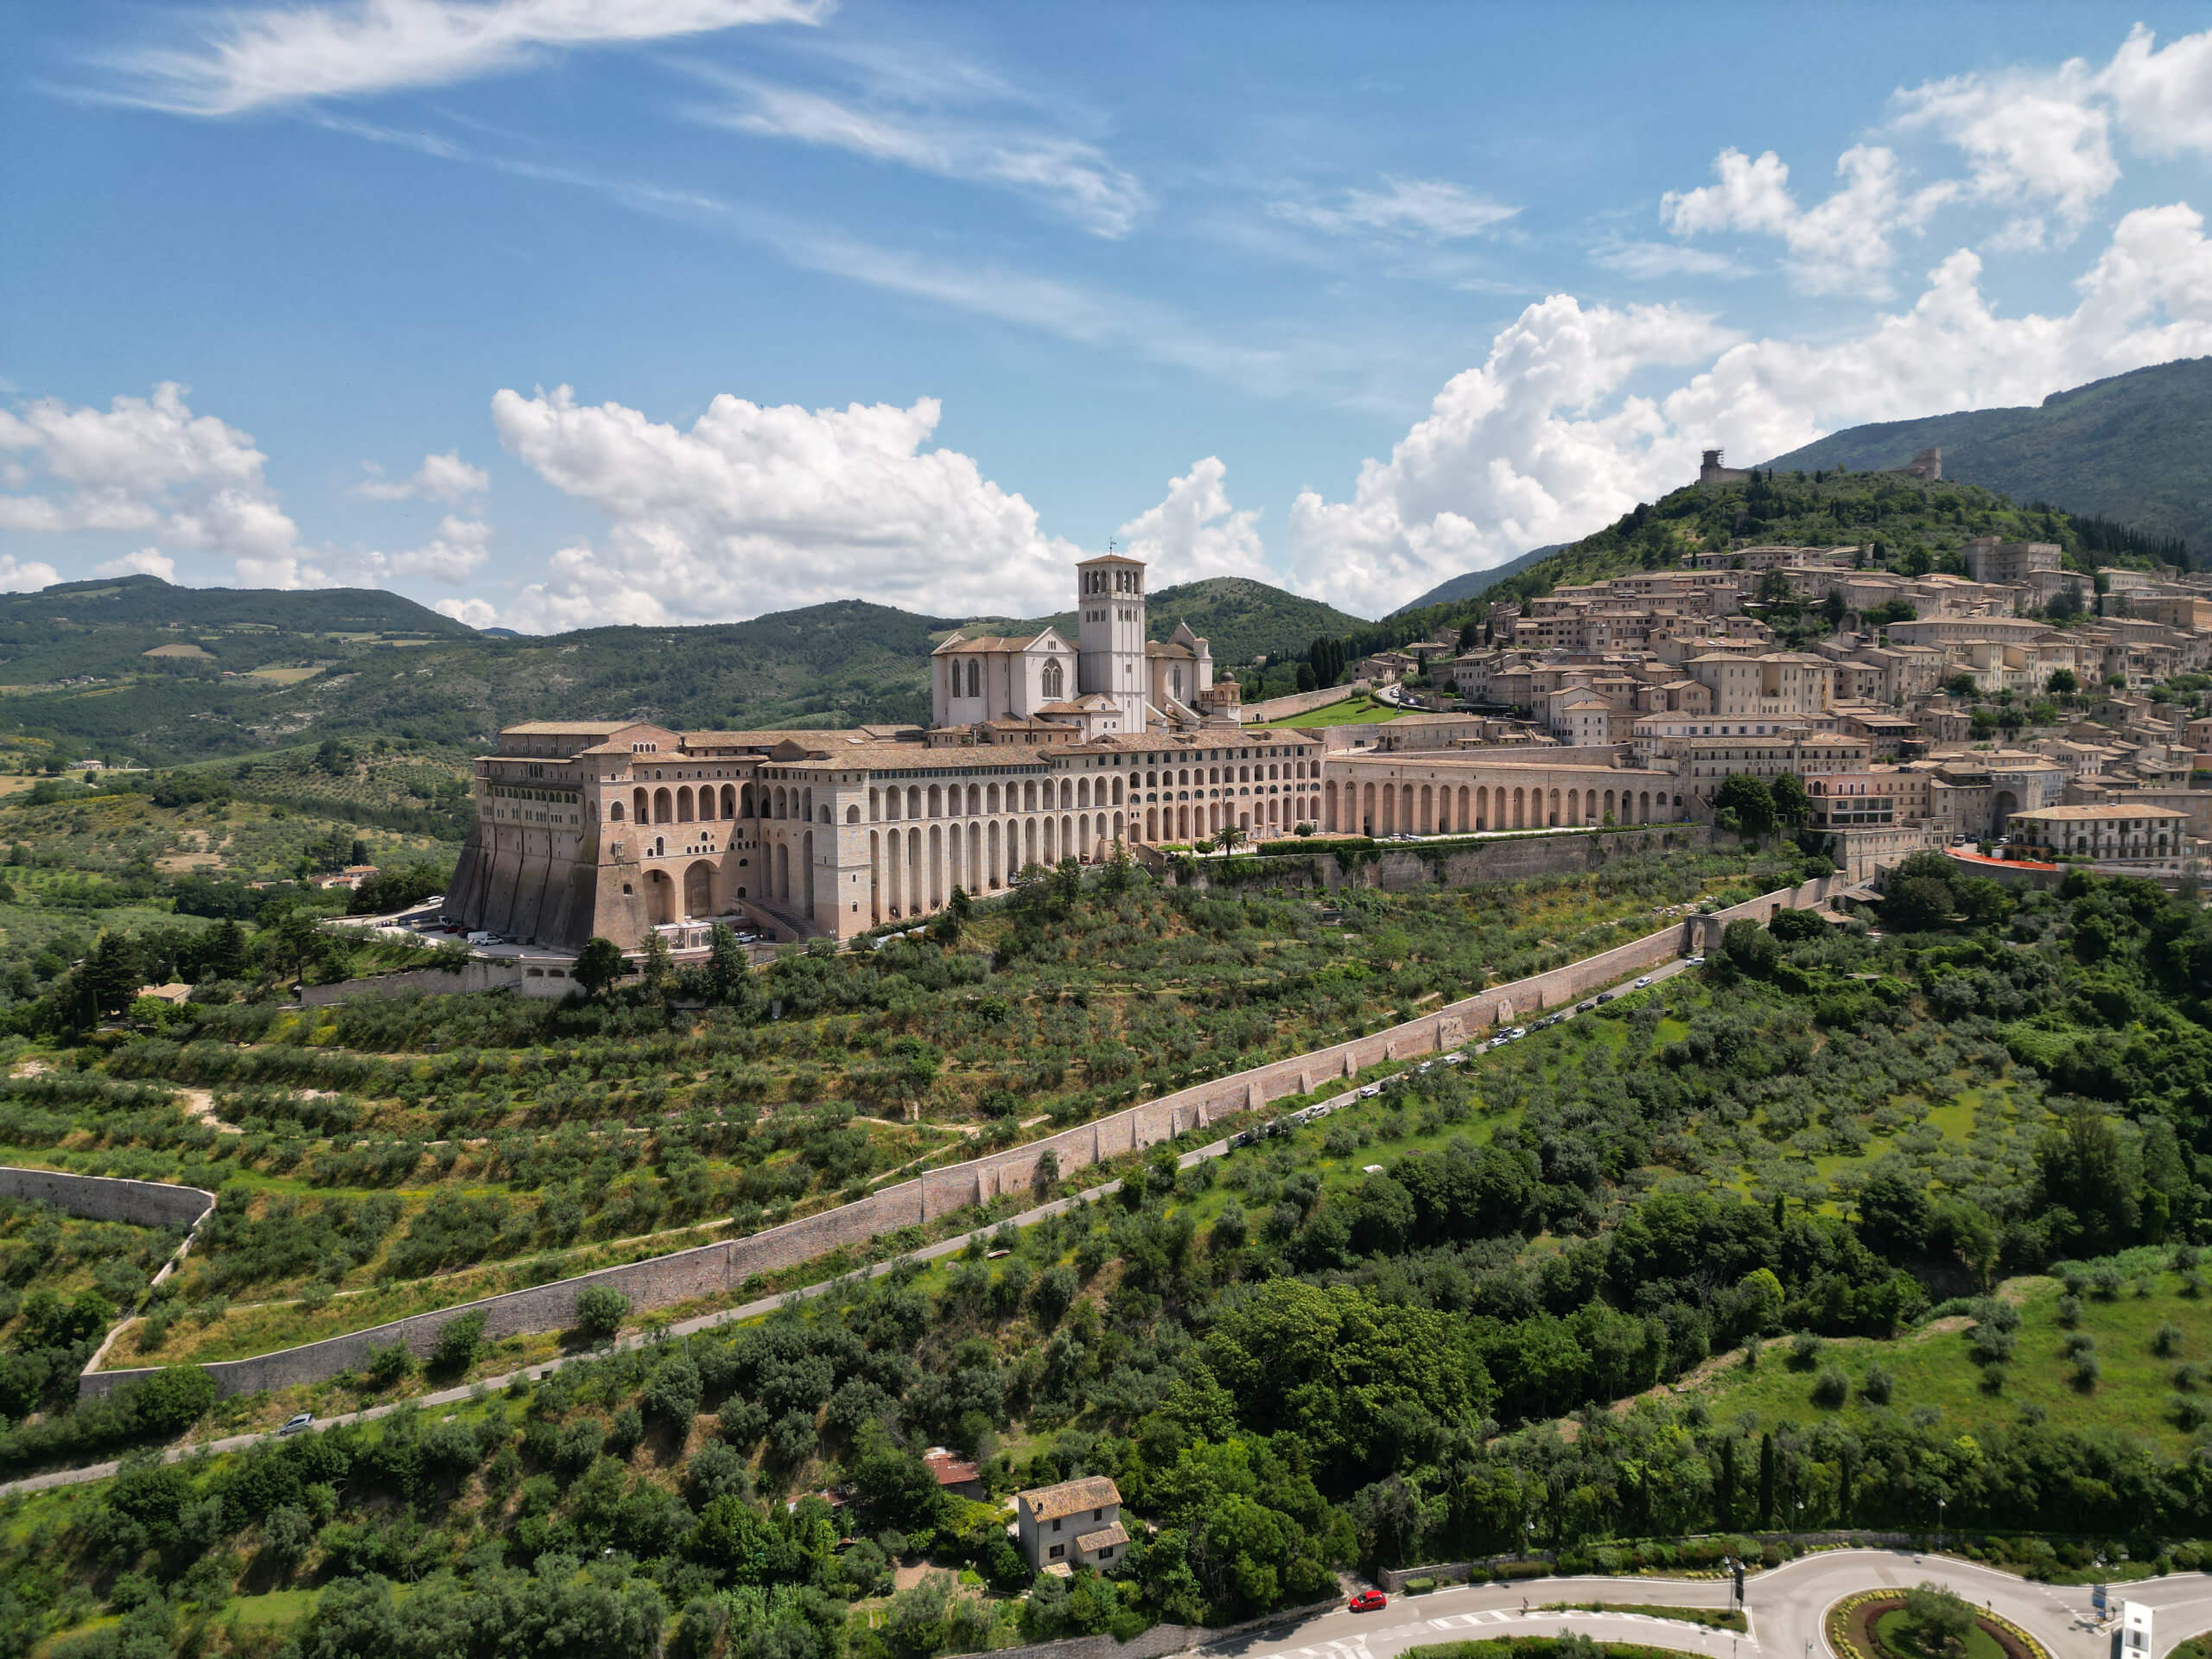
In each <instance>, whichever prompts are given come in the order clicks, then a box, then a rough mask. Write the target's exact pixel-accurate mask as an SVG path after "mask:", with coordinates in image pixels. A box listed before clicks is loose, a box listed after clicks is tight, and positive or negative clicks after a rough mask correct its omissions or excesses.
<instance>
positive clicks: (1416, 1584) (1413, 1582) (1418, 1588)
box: [1406, 1579, 1436, 1596]
mask: <svg viewBox="0 0 2212 1659" xmlns="http://www.w3.org/2000/svg"><path fill="white" fill-rule="evenodd" d="M1435 1588H1436V1580H1434V1579H1408V1580H1406V1593H1407V1594H1408V1595H1409V1596H1425V1595H1427V1593H1428V1592H1430V1591H1432V1590H1433V1589H1435Z"/></svg>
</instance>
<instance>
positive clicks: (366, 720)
mask: <svg viewBox="0 0 2212 1659" xmlns="http://www.w3.org/2000/svg"><path fill="white" fill-rule="evenodd" d="M1179 620H1188V621H1189V622H1190V624H1191V626H1192V628H1194V629H1195V630H1196V631H1197V632H1199V633H1201V634H1203V635H1205V636H1206V637H1207V638H1208V639H1210V640H1211V641H1212V643H1213V647H1214V652H1215V660H1216V661H1217V662H1218V663H1220V664H1224V666H1226V665H1229V664H1235V663H1237V662H1240V661H1249V660H1250V658H1252V657H1253V656H1255V655H1257V654H1259V653H1261V652H1267V653H1269V654H1272V655H1276V656H1281V655H1285V654H1295V653H1298V652H1303V651H1304V650H1305V649H1306V645H1307V644H1308V643H1309V642H1310V641H1311V640H1312V639H1313V638H1314V637H1315V636H1316V635H1319V634H1325V633H1338V632H1344V630H1346V629H1348V628H1357V627H1363V626H1367V625H1366V624H1365V623H1363V621H1362V620H1360V619H1359V618H1357V617H1354V616H1351V615H1349V614H1347V613H1344V612H1342V611H1338V610H1333V609H1332V608H1330V607H1328V606H1325V605H1322V604H1319V602H1317V601H1313V600H1308V599H1301V598H1300V597H1298V596H1297V595H1295V594H1287V593H1284V592H1282V591H1281V590H1280V589H1277V588H1270V587H1268V586H1267V585H1266V584H1265V583H1262V582H1247V581H1243V580H1242V579H1236V578H1220V579H1216V580H1211V581H1206V582H1190V583H1185V584H1184V585H1183V586H1181V587H1177V588H1163V589H1161V590H1160V591H1159V592H1157V593H1155V594H1153V595H1152V598H1151V601H1150V622H1151V632H1152V633H1153V636H1154V638H1156V639H1165V638H1166V636H1167V635H1168V634H1169V633H1170V632H1173V629H1174V626H1175V624H1176V623H1177V622H1178V621H1179ZM1044 621H1052V622H1056V623H1058V624H1059V625H1061V626H1062V627H1063V631H1064V632H1067V633H1069V634H1070V636H1071V637H1072V636H1073V632H1074V614H1073V613H1068V614H1067V615H1065V616H1063V617H1056V618H1046V619H1043V620H1037V621H1027V622H1017V621H1012V620H1003V619H1000V620H989V619H986V620H984V621H983V622H982V623H981V624H980V625H971V624H969V623H964V622H961V621H957V620H954V619H952V618H949V617H928V616H917V615H915V614H913V613H911V612H907V611H901V610H896V609H893V608H892V607H889V606H884V605H873V604H869V603H868V602H866V601H861V600H841V601H836V602H834V603H831V604H826V605H812V606H808V607H805V608H804V609H801V610H796V611H782V612H779V613H775V614H773V615H770V616H762V617H756V618H754V619H753V620H751V621H749V622H732V623H719V624H714V625H709V626H700V627H670V628H639V627H607V628H586V629H581V630H578V631H577V632H573V633H564V634H555V635H550V636H542V637H517V636H512V635H508V636H505V637H501V636H499V635H496V634H493V633H489V632H485V633H479V632H475V631H474V630H472V629H469V628H467V627H465V626H462V625H461V624H460V623H457V622H454V621H452V620H449V619H448V618H446V617H443V616H440V615H438V614H437V613H435V612H434V611H429V610H426V609H425V608H423V607H422V606H419V605H416V604H415V603H414V602H413V601H410V600H404V599H401V598H399V597H398V596H397V595H396V594H383V593H376V592H359V591H355V590H327V589H326V590H316V591H309V592H302V593H262V592H245V593H232V592H227V591H226V590H222V589H210V588H175V587H171V586H170V585H169V584H168V583H165V582H158V581H156V580H155V579H154V578H152V577H149V576H135V577H130V578H128V579H125V580H124V581H120V582H86V583H70V584H67V585H66V586H64V587H58V588H48V589H46V590H44V591H43V592H42V593H37V594H14V595H7V596H4V598H0V688H4V689H6V690H8V692H9V695H7V696H4V697H0V752H3V751H4V750H5V748H6V747H10V745H9V737H10V734H15V735H16V736H17V737H21V738H32V739H39V740H44V741H45V742H46V743H48V744H52V745H54V746H57V747H59V748H60V751H61V752H62V753H67V754H85V753H90V754H98V755H102V756H109V757H117V756H130V757H131V758H133V759H135V760H140V761H142V762H145V763H148V764H153V765H171V764H175V763H177V762H181V761H187V760H207V759H213V758H216V757H219V756H224V755H234V754H240V753H250V752H255V751H260V750H266V749H270V748H274V747H280V746H284V745H291V744H296V743H299V742H301V741H306V740H311V739H320V738H322V737H327V736H346V737H374V736H390V737H394V738H405V739H410V740H414V741H424V742H446V743H454V744H461V745H475V744H480V743H482V742H483V741H485V740H486V739H487V738H488V737H489V736H490V735H491V734H493V732H495V731H496V730H498V728H499V727H501V726H503V725H507V724H511V723H512V722H513V721H521V720H534V719H547V718H553V717H556V716H561V715H572V716H577V717H583V718H596V719H618V718H636V719H646V720H657V721H665V722H666V723H668V724H670V725H672V726H677V727H690V728H744V727H779V726H846V725H853V724H857V723H861V722H863V721H868V722H873V721H922V720H926V719H927V718H928V716H929V654H930V652H931V650H932V649H934V648H935V647H936V646H937V645H938V644H940V643H942V642H943V640H944V638H945V637H946V636H947V635H948V634H949V633H950V632H952V631H953V630H954V629H955V628H956V627H972V626H984V627H988V628H989V629H990V630H991V631H993V632H1035V631H1036V630H1037V629H1038V628H1039V627H1041V626H1043V623H1044ZM38 753H41V755H43V754H44V753H48V750H47V749H46V748H44V747H40V749H39V750H38Z"/></svg>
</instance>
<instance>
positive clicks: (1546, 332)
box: [1289, 204, 2212, 610]
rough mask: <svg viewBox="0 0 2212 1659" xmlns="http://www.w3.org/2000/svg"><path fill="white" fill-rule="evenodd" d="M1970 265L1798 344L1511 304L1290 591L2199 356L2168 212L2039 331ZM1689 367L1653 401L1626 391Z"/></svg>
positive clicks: (1338, 518) (1478, 558)
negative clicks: (1709, 454)
mask: <svg viewBox="0 0 2212 1659" xmlns="http://www.w3.org/2000/svg"><path fill="white" fill-rule="evenodd" d="M1981 270H1982V266H1981V261H1980V257H1978V256H1977V255H1975V254H1974V253H1973V252H1971V251H1965V250H1961V251H1957V252H1955V253H1953V254H1952V255H1950V256H1949V257H1948V258H1946V259H1944V260H1943V261H1942V263H1941V264H1938V265H1937V266H1936V268H1935V270H1933V271H1931V272H1930V273H1929V277H1928V279H1927V285H1926V287H1925V289H1923V292H1922V293H1921V295H1920V296H1919V298H1918V299H1917V300H1916V302H1914V303H1913V304H1912V305H1911V307H1910V308H1907V309H1904V310H1901V311H1897V312H1895V313H1891V314H1889V315H1881V316H1878V317H1877V318H1876V319H1874V320H1873V321H1872V324H1871V325H1870V326H1868V327H1866V328H1865V329H1864V330H1862V331H1861V332H1859V333H1858V334H1853V335H1850V336H1847V337H1846V338H1843V339H1840V340H1834V341H1830V342H1827V343H1821V344H1810V343H1807V342H1803V341H1799V340H1775V339H1765V340H1736V341H1734V342H1732V343H1731V341H1730V340H1729V339H1728V337H1727V336H1726V334H1724V332H1723V331H1722V330H1720V329H1719V328H1718V327H1716V326H1715V325H1713V323H1711V322H1710V321H1707V320H1706V319H1704V318H1701V317H1698V316H1696V315H1693V314H1690V313H1687V312H1684V311H1681V310H1680V309H1678V308H1669V307H1650V308H1631V309H1627V310H1616V309H1613V308H1606V307H1585V306H1583V305H1582V304H1580V302H1577V301H1576V300H1574V299H1573V298H1572V297H1570V296H1552V297H1550V298H1548V299H1546V300H1543V301H1541V302H1538V303H1536V304H1534V305H1531V306H1529V308H1527V309H1526V310H1525V311H1524V312H1522V315H1521V316H1520V317H1519V318H1518V319H1517V320H1516V321H1515V322H1514V323H1513V324H1512V326H1511V327H1509V328H1507V329H1506V330H1505V331H1504V332H1503V334H1500V335H1499V336H1498V337H1497V341H1496V342H1495V343H1494V345H1493V346H1492V347H1491V353H1490V357H1489V359H1488V361H1487V362H1486V363H1484V365H1483V366H1482V367H1480V368H1478V369H1471V370H1468V371H1467V372H1465V373H1463V374H1460V375H1458V376H1456V377H1454V378H1453V379H1452V381H1450V382H1449V383H1448V384H1447V385H1446V386H1445V388H1444V389H1443V391H1440V392H1439V393H1438V394H1437V396H1436V398H1435V402H1434V404H1433V407H1432V410H1431V411H1430V414H1429V415H1428V416H1427V418H1426V419H1425V420H1423V421H1421V423H1418V424H1416V425H1415V426H1414V428H1413V429H1412V430H1411V431H1409V432H1408V434H1407V435H1406V437H1405V438H1404V439H1402V441H1401V442H1399V443H1398V444H1397V445H1396V446H1395V448H1394V449H1393V450H1392V452H1391V454H1390V456H1389V460H1387V461H1367V462H1366V463H1365V464H1364V465H1363V467H1361V469H1360V474H1359V477H1358V480H1357V484H1356V486H1355V487H1354V489H1353V491H1352V493H1351V499H1349V500H1345V501H1341V502H1331V501H1327V500H1325V499H1323V498H1322V497H1321V496H1320V495H1319V493H1315V492H1311V491H1309V492H1306V493H1303V494H1301V495H1300V496H1299V498H1298V499H1297V500H1296V502H1295V503H1294V505H1293V506H1292V509H1291V517H1290V532H1289V538H1290V555H1291V561H1292V567H1293V569H1294V573H1295V575H1296V578H1297V580H1298V581H1299V582H1300V586H1301V587H1302V588H1305V589H1306V591H1309V592H1313V593H1315V594H1319V595H1320V596H1321V597H1323V598H1326V599H1330V600H1332V601H1336V602H1338V603H1340V604H1343V605H1344V606H1345V607H1347V608H1351V609H1367V610H1372V609H1376V608H1382V607H1387V605H1389V604H1391V603H1401V602H1403V601H1405V600H1407V599H1409V598H1411V597H1412V596H1414V594H1418V593H1420V592H1421V591H1422V590H1423V589H1425V588H1428V587H1431V586H1433V585H1434V584H1435V583H1436V582H1440V581H1441V580H1443V579H1444V578H1446V577H1447V576H1451V575H1458V574H1459V572H1461V571H1463V570H1467V569H1484V568H1485V567H1488V566H1491V565H1495V564H1499V563H1503V562H1504V561H1506V560H1507V559H1510V558H1512V557H1515V556H1517V555H1519V554H1520V553H1522V552H1524V551H1526V550H1528V549H1529V548H1530V547H1533V546H1537V545H1540V544H1541V543H1546V542H1553V541H1562V540H1567V539H1569V538H1571V537H1577V536H1580V535H1585V534H1587V533H1588V532H1589V531H1592V530H1593V529H1596V528H1598V527H1599V525H1601V524H1605V523H1606V522H1608V521H1609V520H1611V518H1615V517H1617V516H1618V515H1619V514H1620V513H1621V512H1624V511H1626V510H1627V509H1628V508H1629V507H1630V506H1632V505H1634V504H1635V503H1636V502H1637V501H1638V500H1648V499H1654V498H1656V496H1657V495H1659V494H1661V493H1663V492H1665V491H1666V490H1668V489H1670V488H1672V487H1674V486H1676V485H1678V484H1680V483H1681V482H1683V481H1684V480H1687V479H1688V478H1690V477H1692V476H1694V472H1695V467H1696V462H1697V451H1698V449H1699V448H1700V447H1702V446H1704V445H1707V444H1723V445H1726V447H1727V448H1730V449H1731V450H1732V451H1733V452H1734V453H1735V454H1738V455H1743V456H1747V457H1758V456H1765V455H1771V454H1779V453H1782V452H1783V451H1785V450H1788V449H1792V448H1796V447H1797V446H1799V445H1801V444H1803V443H1807V442H1811V441H1812V440H1813V439H1814V438H1816V437H1818V436H1820V435H1821V434H1822V433H1824V432H1827V431H1832V430H1834V429H1836V428H1838V427H1841V426H1847V425H1853V424H1856V423H1861V422H1866V421H1885V420H1897V419H1902V418H1904V417H1906V416H1916V415H1925V414H1927V413H1929V412H1930V411H1932V410H1951V409H1961V408H1967V409H1974V408H1990V407H1995V406H1999V405H2005V404H2024V403H2032V402H2037V401H2039V400H2040V399H2041V398H2043V397H2044V396H2046V395H2047V394H2048V393H2050V391H2054V390H2056V389H2057V388H2061V387H2065V386H2074V385H2081V384H2082V382H2084V381H2088V380H2093V379H2096V378H2101V377H2102V376H2106V375H2111V374H2117V373H2120V372H2125V371H2126V370H2129V369H2134V368H2140V367H2143V366H2144V365H2147V364H2152V363H2162V362H2166V361H2169V360H2171V359H2175V358H2180V357H2189V356H2196V355H2202V354H2205V353H2212V242H2209V241H2208V240H2207V238H2206V237H2205V234H2204V222H2203V219H2202V216H2201V215H2200V214H2198V213H2196V211H2195V210H2194V209H2192V208H2190V207H2186V206H2183V205H2180V204H2175V205H2172V206H2168V207H2150V208H2143V209H2139V210H2138V211H2136V212H2133V213H2129V214H2127V215H2126V217H2125V218H2123V219H2121V220H2120V223H2119V225H2118V226H2115V227H2114V229H2113V235H2112V238H2111V240H2110V242H2109V244H2108V245H2107V246H2106V248H2105V249H2104V251H2102V252H2101V254H2100V255H2099V256H2098V257H2097V258H2096V259H2095V260H2094V263H2093V264H2091V265H2090V266H2089V268H2088V270H2086V271H2084V272H2083V273H2082V276H2081V277H2080V278H2079V279H2078V281H2077V283H2076V289H2077V292H2078V294H2079V296H2080V298H2079V302H2078V303H2077V304H2076V305H2075V308H2074V309H2073V310H2072V311H2070V312H2066V313H2063V314H2061V315H2037V314H2032V313H2031V314H2026V315H2019V316H2012V317H2006V316H2001V315H1998V313H1997V312H1996V311H1995V310H1994V309H1993V308H1992V307H1991V306H1990V304H1989V303H1988V302H1987V301H1986V298H1985V297H1984V296H1983V295H1982V293H1981V291H1980V279H1981ZM1681 365H1694V367H1695V372H1694V373H1692V374H1690V375H1689V376H1688V378H1686V379H1682V380H1681V381H1680V382H1679V383H1678V384H1676V385H1675V387H1674V388H1673V390H1671V391H1660V392H1656V393H1647V392H1643V391H1630V389H1629V388H1630V381H1631V379H1632V378H1634V379H1636V380H1637V384H1638V385H1647V384H1648V383H1649V379H1650V378H1651V376H1652V374H1653V372H1656V371H1662V370H1664V369H1666V368H1669V367H1678V366H1681Z"/></svg>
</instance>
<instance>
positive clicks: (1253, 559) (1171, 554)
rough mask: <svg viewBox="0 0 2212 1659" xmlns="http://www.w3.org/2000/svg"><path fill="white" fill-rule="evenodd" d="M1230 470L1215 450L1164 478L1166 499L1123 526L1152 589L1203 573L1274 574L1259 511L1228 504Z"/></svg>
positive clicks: (1268, 577)
mask: <svg viewBox="0 0 2212 1659" xmlns="http://www.w3.org/2000/svg"><path fill="white" fill-rule="evenodd" d="M1228 474H1229V468H1228V467H1226V466H1225V465H1224V464H1223V462H1222V461H1221V459H1220V457H1219V456H1217V455H1208V456H1207V457H1206V458H1205V460H1204V461H1198V463H1196V464H1195V465H1194V466H1192V468H1191V470H1190V471H1189V472H1188V473H1186V474H1184V475H1183V476H1182V477H1180V478H1177V479H1171V480H1168V484H1167V499H1166V500H1164V501H1162V502H1161V503H1160V505H1158V506H1156V507H1152V508H1150V509H1148V510H1147V511H1146V512H1141V513H1139V514H1138V515H1137V516H1136V517H1135V518H1132V519H1130V520H1129V522H1128V523H1127V524H1123V525H1122V529H1121V534H1120V537H1119V539H1120V541H1121V543H1122V547H1123V549H1124V550H1125V551H1127V552H1128V555H1129V556H1130V557H1131V558H1137V559H1143V560H1145V561H1146V562H1147V563H1149V564H1150V565H1151V566H1152V571H1151V575H1150V581H1151V583H1152V586H1153V587H1154V588H1155V589H1157V588H1163V587H1166V586H1167V585H1168V584H1170V583H1172V582H1194V581H1196V580H1198V578H1199V577H1202V576H1249V577H1251V578H1253V579H1254V580H1255V581H1258V582H1272V581H1274V572H1273V571H1272V570H1270V569H1268V563H1267V561H1266V559H1265V558H1264V557H1263V556H1262V548H1261V543H1260V525H1259V519H1260V515H1259V512H1257V510H1256V509H1251V508H1247V509H1246V510H1245V511H1243V512H1238V511H1237V510H1236V508H1235V507H1233V506H1231V505H1230V500H1229V492H1228V490H1227V489H1226V488H1224V486H1223V480H1224V479H1225V478H1227V476H1228Z"/></svg>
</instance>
